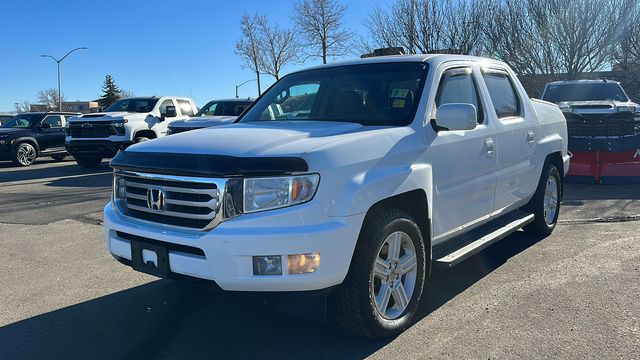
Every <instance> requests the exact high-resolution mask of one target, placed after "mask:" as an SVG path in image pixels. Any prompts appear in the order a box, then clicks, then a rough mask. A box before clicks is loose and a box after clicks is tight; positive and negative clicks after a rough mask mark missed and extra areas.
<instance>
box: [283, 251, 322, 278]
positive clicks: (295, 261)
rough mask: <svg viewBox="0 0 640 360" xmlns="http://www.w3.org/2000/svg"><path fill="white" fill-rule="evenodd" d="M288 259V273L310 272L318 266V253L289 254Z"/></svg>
mask: <svg viewBox="0 0 640 360" xmlns="http://www.w3.org/2000/svg"><path fill="white" fill-rule="evenodd" d="M288 260H289V261H288V266H289V274H307V273H312V272H314V271H316V270H318V266H320V253H311V254H294V255H289V259H288Z"/></svg>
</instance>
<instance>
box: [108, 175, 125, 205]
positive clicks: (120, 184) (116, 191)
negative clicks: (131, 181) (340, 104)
mask: <svg viewBox="0 0 640 360" xmlns="http://www.w3.org/2000/svg"><path fill="white" fill-rule="evenodd" d="M111 196H112V198H111V199H112V201H113V203H114V205H115V206H116V207H118V208H119V209H120V210H121V211H122V210H124V209H126V208H127V206H126V202H127V183H126V180H125V179H124V178H123V177H121V176H114V177H113V193H112V195H111Z"/></svg>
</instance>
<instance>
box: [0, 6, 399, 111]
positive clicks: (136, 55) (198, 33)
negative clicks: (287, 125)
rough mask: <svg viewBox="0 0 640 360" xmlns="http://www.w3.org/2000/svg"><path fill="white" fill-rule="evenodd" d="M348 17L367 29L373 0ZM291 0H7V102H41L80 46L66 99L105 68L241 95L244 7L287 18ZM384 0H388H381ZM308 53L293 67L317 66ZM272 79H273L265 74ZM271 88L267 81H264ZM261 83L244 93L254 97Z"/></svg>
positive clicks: (2, 86)
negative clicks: (240, 41)
mask: <svg viewBox="0 0 640 360" xmlns="http://www.w3.org/2000/svg"><path fill="white" fill-rule="evenodd" d="M343 1H344V3H346V4H347V5H348V10H347V16H346V18H345V20H346V23H347V25H348V26H349V27H350V28H351V29H352V30H353V31H354V32H355V33H356V34H364V33H365V30H366V29H365V28H364V25H363V21H364V20H365V18H366V16H367V14H368V13H369V12H370V11H371V9H373V8H374V6H375V5H376V2H375V1H367V0H355V1H354V0H352V1H346V0H343ZM293 3H294V1H293V0H281V1H276V0H269V1H267V0H263V1H259V0H242V1H204V0H203V1H191V0H182V1H178V2H174V1H137V0H129V1H121V0H117V1H112V0H107V1H63V0H61V1H50V0H44V1H29V0H23V1H5V2H4V3H3V5H2V8H3V14H4V16H3V20H2V23H3V25H2V31H0V44H2V55H0V111H10V110H13V108H14V105H13V104H14V103H16V102H22V101H25V100H27V101H30V102H32V103H35V102H36V94H37V93H38V91H39V90H43V89H48V88H55V87H57V82H56V64H55V62H54V61H53V60H51V59H47V58H41V57H40V54H51V55H53V56H55V57H57V58H60V57H61V56H63V55H64V54H65V53H66V52H67V51H68V50H70V49H73V48H75V47H80V46H87V47H88V48H89V50H86V51H79V52H75V53H74V54H72V55H71V56H69V57H68V58H67V59H66V60H65V61H64V62H63V63H62V65H61V77H62V93H63V94H64V95H65V96H66V98H67V100H69V101H75V100H92V99H96V98H98V97H99V96H100V94H101V85H102V82H103V81H104V77H105V75H106V74H108V73H110V74H112V75H113V77H114V79H115V80H116V83H117V84H118V86H120V87H121V88H124V89H127V90H130V91H132V92H133V93H134V94H136V95H139V96H142V95H179V96H190V97H192V98H193V99H194V100H195V101H196V103H197V104H198V105H199V106H202V105H204V103H206V102H207V101H208V100H211V99H215V98H229V97H233V96H234V91H235V87H234V85H235V84H238V83H241V82H243V81H244V80H247V79H250V78H252V77H253V75H252V73H251V71H249V70H247V69H243V68H242V66H241V61H240V59H239V58H238V57H237V56H236V55H235V54H234V48H235V45H234V44H235V41H236V40H237V39H238V38H239V37H240V30H239V21H240V18H241V16H242V15H243V14H245V13H246V14H254V13H258V14H264V15H267V16H268V17H269V18H270V20H272V21H273V22H276V23H278V24H280V25H281V26H290V25H291V24H290V16H291V14H292V13H293ZM379 3H380V4H381V5H383V6H386V1H384V0H380V2H379ZM317 63H319V61H318V60H315V59H311V60H309V61H308V62H307V63H305V64H302V65H293V66H290V67H288V68H285V69H284V73H286V72H288V71H291V70H293V69H297V68H301V67H306V66H310V65H315V64H317ZM264 79H265V81H263V83H266V85H270V84H272V83H273V82H274V80H273V78H272V77H270V76H267V75H265V76H264ZM263 88H264V87H263ZM256 95H257V90H256V86H255V82H254V83H248V84H246V85H244V86H243V87H242V88H241V89H240V96H256Z"/></svg>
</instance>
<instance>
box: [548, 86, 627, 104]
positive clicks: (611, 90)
mask: <svg viewBox="0 0 640 360" xmlns="http://www.w3.org/2000/svg"><path fill="white" fill-rule="evenodd" d="M542 100H546V101H549V102H553V103H559V102H563V101H607V100H616V101H624V102H626V101H629V98H627V95H625V93H624V91H623V90H622V87H620V84H617V83H612V82H608V83H605V82H602V83H585V84H566V85H559V84H550V85H548V86H547V88H546V90H545V91H544V95H543V98H542Z"/></svg>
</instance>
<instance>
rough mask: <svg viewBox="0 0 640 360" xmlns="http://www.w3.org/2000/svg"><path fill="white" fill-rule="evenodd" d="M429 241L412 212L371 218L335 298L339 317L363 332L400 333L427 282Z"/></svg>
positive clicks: (383, 212)
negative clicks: (426, 243) (425, 239)
mask: <svg viewBox="0 0 640 360" xmlns="http://www.w3.org/2000/svg"><path fill="white" fill-rule="evenodd" d="M425 264H426V260H425V246H424V241H423V238H422V234H421V232H420V229H419V228H418V226H417V225H416V223H415V221H414V220H413V219H412V218H411V216H410V215H409V214H407V213H406V212H404V211H401V210H396V209H380V210H376V211H375V213H373V214H371V215H370V216H368V217H367V221H366V223H365V225H364V227H363V231H362V233H361V235H360V238H359V239H358V245H357V246H356V250H355V253H354V255H353V260H352V263H351V267H350V269H349V273H348V274H347V277H346V279H345V281H344V282H343V283H342V285H340V288H339V289H338V291H337V293H336V294H335V295H334V298H333V299H332V302H333V306H334V315H335V319H336V321H337V322H338V323H339V324H340V325H341V326H342V327H344V328H346V329H347V330H349V331H351V332H354V333H356V334H358V335H361V336H366V337H371V338H384V337H391V336H395V335H398V334H399V333H401V332H402V331H403V330H405V329H406V328H407V327H409V325H410V324H411V321H412V320H413V317H414V316H415V313H416V310H417V308H418V305H419V303H420V298H421V296H422V290H423V287H424V283H425V273H426V268H425Z"/></svg>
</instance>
